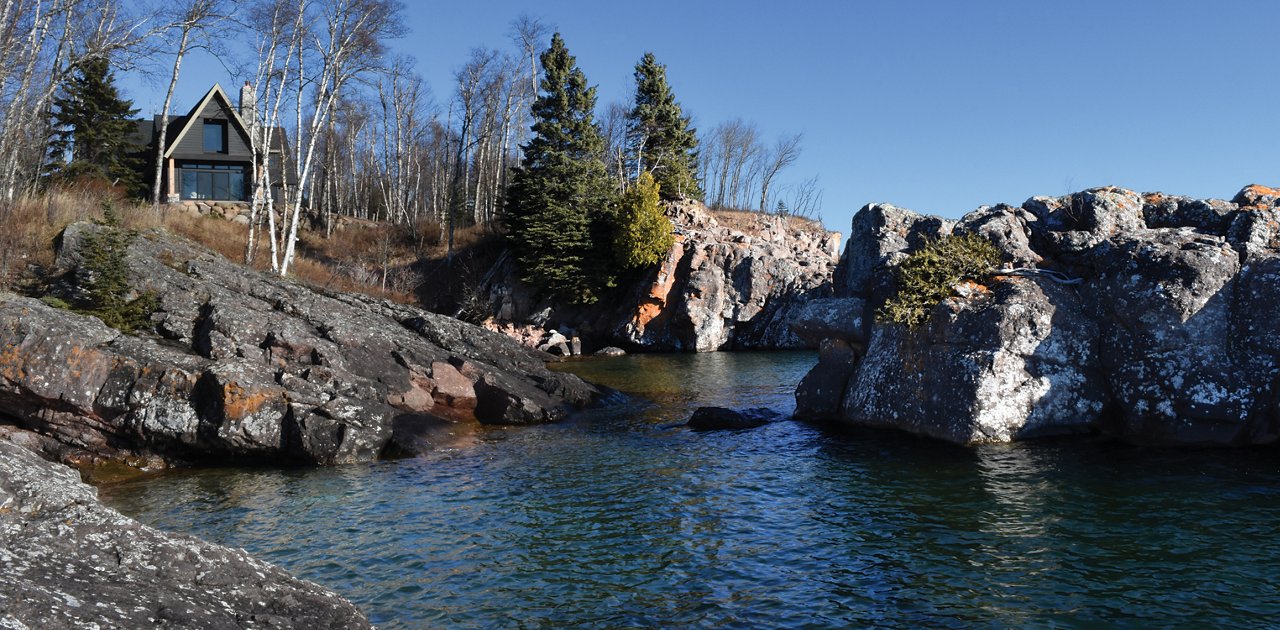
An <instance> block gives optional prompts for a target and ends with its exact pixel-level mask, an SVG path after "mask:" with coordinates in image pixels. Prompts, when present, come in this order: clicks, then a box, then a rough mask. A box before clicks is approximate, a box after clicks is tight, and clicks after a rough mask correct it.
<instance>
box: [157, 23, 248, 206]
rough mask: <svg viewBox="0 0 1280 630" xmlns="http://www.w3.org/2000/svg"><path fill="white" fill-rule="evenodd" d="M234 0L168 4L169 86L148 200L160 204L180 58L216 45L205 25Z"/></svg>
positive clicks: (209, 26) (164, 27)
mask: <svg viewBox="0 0 1280 630" xmlns="http://www.w3.org/2000/svg"><path fill="white" fill-rule="evenodd" d="M235 4H236V0H185V1H184V2H181V3H179V4H177V5H175V6H172V8H171V14H170V15H171V21H169V23H168V24H165V25H163V26H162V27H161V28H163V29H164V30H165V31H168V32H169V33H171V34H174V35H176V37H177V42H176V43H175V44H174V51H173V71H172V72H171V73H170V75H169V89H168V90H166V91H165V94H164V105H163V106H162V107H161V108H160V128H159V130H158V131H157V132H156V163H155V181H154V182H153V183H152V186H151V202H152V204H153V205H160V202H161V199H160V184H161V181H162V179H163V175H164V152H165V148H166V147H165V144H166V142H167V140H168V131H169V108H170V106H171V105H172V104H173V91H174V88H176V87H177V86H178V75H179V73H180V72H181V70H182V59H183V57H185V56H186V54H187V51H188V50H189V49H191V48H196V47H200V48H204V49H206V50H210V49H212V48H214V47H215V46H216V44H215V42H216V41H218V40H217V39H216V38H210V37H209V29H210V28H212V27H213V26H214V25H215V24H217V23H218V22H220V21H222V20H223V19H225V18H226V17H227V15H228V14H229V12H230V11H232V10H234V8H235Z"/></svg>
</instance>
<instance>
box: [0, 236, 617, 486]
mask: <svg viewBox="0 0 1280 630" xmlns="http://www.w3.org/2000/svg"><path fill="white" fill-rule="evenodd" d="M99 229H102V228H101V227H98V226H94V225H90V224H83V223H82V224H76V225H73V226H71V227H69V228H67V230H66V232H65V233H64V236H63V239H62V243H63V246H62V249H61V251H60V254H59V264H60V265H61V266H62V267H63V268H65V269H68V270H74V269H76V268H77V264H78V262H79V258H78V257H79V247H78V244H79V243H81V242H83V239H84V237H85V236H86V235H87V234H88V233H90V232H92V231H94V230H99ZM126 261H127V264H128V267H129V272H130V276H131V281H132V283H133V285H134V286H135V287H136V288H137V289H138V290H139V291H150V292H152V293H153V294H154V295H155V296H156V297H157V298H158V301H159V304H160V308H159V310H158V311H157V312H156V313H155V314H154V315H152V320H153V321H154V323H155V324H156V331H157V332H159V333H160V335H161V338H158V339H157V338H147V337H134V336H130V335H125V334H122V333H120V332H118V331H115V330H112V329H110V328H107V327H106V326H105V325H103V324H102V323H101V322H100V321H99V320H97V319H96V318H93V317H86V316H83V315H78V314H75V313H72V312H70V311H66V310H60V309H56V308H52V307H50V306H48V305H45V304H43V303H41V302H39V301H36V300H31V299H27V298H20V297H17V296H13V295H3V296H0V357H3V358H4V361H0V414H3V415H4V416H7V417H9V418H10V422H11V423H12V424H15V425H16V426H17V427H19V428H20V429H23V430H28V431H34V432H36V433H39V434H41V435H44V436H47V437H52V438H53V439H54V441H53V442H49V441H44V440H41V441H38V442H39V443H40V444H41V445H42V448H41V450H42V451H43V452H46V453H48V454H51V455H53V456H55V457H57V458H59V459H62V460H63V461H69V462H77V463H80V464H95V463H102V462H103V461H105V460H122V461H127V462H131V463H135V464H137V465H142V466H149V467H155V466H161V465H165V464H166V463H182V462H188V461H193V460H200V459H206V458H218V459H225V458H227V457H232V458H241V459H246V460H271V459H281V458H283V459H289V460H297V461H302V462H310V463H320V464H338V463H349V462H358V461H369V460H372V459H376V458H377V457H379V456H380V455H381V454H382V452H383V451H384V449H385V448H386V447H387V446H388V444H389V443H390V441H391V439H392V434H393V425H394V421H395V419H396V418H397V417H398V416H400V415H404V414H424V413H425V414H432V415H436V416H441V417H444V418H449V419H452V420H467V419H470V420H471V421H475V420H476V419H478V420H480V421H482V422H488V423H521V424H524V423H529V422H546V421H552V420H555V419H558V418H560V417H563V416H564V414H565V413H566V412H567V411H568V410H569V409H572V408H576V407H581V406H585V405H587V404H590V403H591V402H592V401H593V400H595V399H596V398H598V396H599V394H600V391H599V390H598V389H596V388H595V387H593V386H591V385H588V384H587V383H585V382H583V381H582V380H581V379H578V378H577V377H574V376H572V375H569V374H563V373H557V372H552V371H550V370H549V369H547V367H546V365H545V361H546V360H548V359H550V357H549V356H548V355H546V354H545V353H540V352H537V351H534V350H531V349H528V348H524V347H522V346H520V345H519V344H517V343H515V342H514V341H512V340H511V339H509V338H507V337H505V336H504V335H501V334H499V333H496V332H493V331H489V330H485V329H482V328H479V327H476V326H472V325H470V324H466V323H463V322H460V321H458V320H455V319H452V318H448V317H444V316H441V315H437V314H434V313H428V312H425V311H422V310H420V309H415V308H412V307H408V306H403V305H398V304H392V303H389V302H385V301H379V300H373V299H371V298H367V297H364V296H359V295H353V294H343V293H331V292H322V291H317V290H314V289H311V288H308V287H305V286H303V285H300V284H298V283H295V282H292V281H289V280H287V279H282V278H279V277H276V276H273V275H268V274H265V273H259V272H255V271H252V270H248V269H245V268H244V267H242V266H240V265H237V264H233V263H231V262H230V261H227V260H226V259H223V258H221V257H219V256H217V255H216V254H213V253H211V252H208V251H206V250H203V249H201V248H199V247H198V246H195V245H193V244H191V243H189V242H187V241H183V240H181V239H177V238H174V237H169V236H167V235H164V234H162V233H148V234H145V235H142V236H141V237H139V238H136V239H135V240H134V241H133V243H132V245H131V246H130V247H129V250H128V255H127V257H126ZM66 277H67V278H68V283H69V285H70V286H68V287H66V288H65V289H64V290H65V291H67V292H68V293H74V292H75V291H76V290H77V284H76V283H77V281H78V274H75V273H68V274H67V275H66ZM463 366H465V369H462V367H463ZM513 397H515V398H517V399H518V400H519V404H511V402H510V401H511V399H512V398H513ZM56 444H60V445H61V447H58V446H56Z"/></svg>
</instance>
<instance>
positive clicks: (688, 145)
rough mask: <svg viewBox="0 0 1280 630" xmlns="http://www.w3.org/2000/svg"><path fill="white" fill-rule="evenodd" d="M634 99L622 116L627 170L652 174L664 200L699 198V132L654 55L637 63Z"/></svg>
mask: <svg viewBox="0 0 1280 630" xmlns="http://www.w3.org/2000/svg"><path fill="white" fill-rule="evenodd" d="M635 78H636V102H635V106H634V107H633V108H632V109H631V113H630V114H628V116H627V145H628V147H627V148H628V151H629V154H630V160H631V167H632V172H633V173H635V177H639V173H640V172H642V171H649V172H651V173H653V178H654V179H655V180H657V182H658V186H659V188H660V189H661V191H662V197H663V198H664V199H675V198H677V197H680V196H681V195H683V196H686V197H692V198H694V199H699V200H701V199H702V189H701V188H700V187H699V186H698V151H697V149H698V134H697V131H696V130H695V129H693V128H692V127H691V126H690V124H691V123H690V120H689V118H688V117H687V116H685V115H684V113H683V112H681V111H680V104H679V103H677V102H676V99H675V95H673V94H672V93H671V86H669V85H667V67H666V66H664V65H662V64H660V63H658V62H657V60H656V59H655V58H654V56H653V53H645V54H644V57H642V58H641V59H640V63H637V64H636V72H635Z"/></svg>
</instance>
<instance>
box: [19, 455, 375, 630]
mask: <svg viewBox="0 0 1280 630" xmlns="http://www.w3.org/2000/svg"><path fill="white" fill-rule="evenodd" d="M0 565H3V566H4V570H3V571H0V627H3V628H170V627H176V628H333V629H338V628H368V627H370V625H369V622H368V620H367V619H365V617H364V615H363V614H362V613H361V612H360V611H359V610H358V609H357V608H356V607H355V606H353V605H352V604H351V603H350V602H348V601H346V600H344V599H343V598H342V597H340V596H338V595H337V594H335V593H333V592H332V591H329V590H327V589H325V588H322V587H320V586H317V585H315V584H312V583H310V582H305V581H303V580H299V579H297V578H294V577H292V576H290V575H289V574H287V573H285V572H284V571H283V570H281V569H280V568H278V567H275V566H273V565H270V564H267V563H265V562H262V561H260V560H257V559H254V558H253V557H251V556H249V554H247V553H245V552H244V551H241V550H236V549H229V548H227V547H222V546H219V545H214V544H210V543H207V542H203V541H201V540H198V539H195V538H191V537H189V536H177V535H169V534H165V533H164V532H161V531H158V530H155V529H153V528H151V527H147V526H145V525H142V524H140V523H138V522H136V521H134V520H132V519H130V518H127V517H125V516H124V515H122V514H120V513H119V512H116V511H115V510H112V509H110V508H108V507H106V506H104V505H102V504H101V503H99V502H98V498H97V492H96V491H95V490H94V489H93V488H92V487H90V486H88V485H85V484H84V483H81V481H80V479H79V475H77V474H76V472H75V471H73V470H71V469H70V468H67V467H65V466H63V465H61V464H56V463H52V462H48V461H45V460H43V459H41V458H40V457H38V456H36V455H35V454H34V453H31V452H30V451H28V450H26V449H24V448H21V447H19V446H17V445H14V444H11V443H9V442H6V441H5V440H0Z"/></svg>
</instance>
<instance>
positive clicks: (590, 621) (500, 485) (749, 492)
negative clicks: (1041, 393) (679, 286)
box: [102, 353, 1280, 628]
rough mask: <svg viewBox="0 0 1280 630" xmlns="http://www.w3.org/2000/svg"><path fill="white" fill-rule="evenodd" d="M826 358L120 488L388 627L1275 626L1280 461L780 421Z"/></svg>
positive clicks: (621, 367)
mask: <svg viewBox="0 0 1280 630" xmlns="http://www.w3.org/2000/svg"><path fill="white" fill-rule="evenodd" d="M812 361H813V357H812V355H808V354H804V353H797V354H728V353H721V354H709V355H684V356H652V355H651V356H631V357H622V358H618V359H607V360H592V361H585V362H580V363H573V364H567V365H566V366H564V367H566V368H567V369H570V370H572V371H575V372H578V373H580V374H583V375H584V376H587V377H588V378H591V379H593V380H597V381H599V382H602V383H605V384H607V385H610V386H613V387H616V388H618V389H622V390H624V391H627V392H631V393H640V394H644V395H646V396H647V397H648V398H649V399H650V400H652V401H653V402H652V403H643V404H642V403H640V402H637V404H634V405H631V406H629V408H627V409H611V410H597V411H592V412H589V413H586V414H583V415H581V416H578V417H576V418H574V419H572V420H570V421H568V422H566V423H561V424H557V425H553V426H546V427H529V428H513V429H485V430H481V431H479V432H478V433H477V435H476V436H475V438H474V439H473V440H471V441H469V442H463V443H461V444H463V446H460V447H459V448H454V449H448V450H442V451H438V452H435V453H433V454H431V455H429V456H425V457H422V458H417V459H409V460H402V461H395V462H382V463H378V464H373V465H366V466H343V467H335V468H325V469H315V470H287V471H280V470H264V469H252V470H218V471H198V472H182V473H174V474H169V475H165V476H161V477H158V478H151V479H145V480H140V481H134V482H129V483H125V484H121V485H117V486H112V487H108V488H104V489H103V491H102V494H103V495H104V498H105V499H107V500H108V502H110V503H111V504H112V505H114V506H115V507H117V508H119V509H121V510H122V511H124V512H126V513H128V514H131V515H134V516H136V517H137V518H140V519H141V520H143V521H145V522H149V523H153V524H156V525H158V526H160V527H163V528H166V529H169V530H177V531H186V532H191V533H194V534H197V535H200V536H203V537H205V538H208V539H210V540H214V541H217V542H221V543H225V544H231V545H235V546H242V547H245V548H246V549H249V550H250V551H252V552H254V553H256V554H258V555H259V556H261V557H264V558H266V559H268V560H271V561H273V562H276V563H278V564H281V565H283V566H284V567H286V568H288V569H290V570H291V571H293V572H295V573H297V574H299V575H302V576H303V577H307V578H309V579H313V580H316V581H318V582H321V583H324V584H326V585H328V586H330V587H332V588H334V589H336V590H338V591H339V592H341V593H343V594H344V595H346V596H347V597H349V598H350V599H352V600H354V601H355V602H356V603H358V604H359V605H360V606H361V607H362V608H363V609H364V610H366V611H367V612H368V613H369V614H370V616H371V617H372V618H373V620H374V621H375V623H378V624H379V625H380V626H382V627H385V628H408V627H423V626H428V627H434V626H449V627H491V626H528V627H565V626H582V625H589V626H605V627H634V626H642V627H652V626H659V627H672V626H689V625H711V626H751V627H778V626H788V627H789V626H803V625H810V626H837V627H848V626H853V627H858V626H868V625H875V626H891V627H913V628H914V627H921V626H927V627H935V626H941V627H967V626H972V625H983V626H1015V625H1017V626H1021V625H1035V626H1045V625H1068V626H1075V625H1098V624H1122V625H1148V624H1151V625H1170V624H1177V625H1205V624H1209V625H1237V624H1240V625H1266V624H1269V623H1272V621H1273V620H1274V619H1276V618H1277V617H1278V616H1280V587H1277V586H1276V584H1277V583H1276V582H1275V580H1274V568H1275V567H1276V566H1277V565H1280V551H1277V547H1276V546H1275V545H1274V544H1272V543H1273V541H1274V539H1275V532H1276V531H1280V465H1278V464H1277V462H1278V461H1280V460H1278V458H1277V456H1276V455H1277V453H1276V452H1275V450H1258V451H1164V450H1151V449H1139V448H1132V447H1126V446H1121V445H1114V444H1104V443H1093V442H1088V441H1067V442H1051V443H1039V444H1031V445H1015V446H992V447H983V448H978V449H965V448H958V447H953V446H949V445H945V444H938V443H935V442H931V441H925V440H916V439H911V438H906V437H903V436H898V435H895V434H888V433H878V432H861V431H834V430H823V429H820V428H817V427H813V426H809V425H805V424H801V423H795V422H779V423H775V424H771V425H767V426H765V427H762V428H759V429H755V430H750V431H742V432H709V433H693V432H689V431H686V430H684V429H682V428H672V427H671V426H670V425H671V424H672V423H675V422H679V421H682V420H683V419H684V418H686V417H687V415H688V413H689V412H690V411H691V410H692V409H693V408H694V407H696V406H698V405H703V404H719V405H728V406H735V407H754V406H767V407H771V408H774V409H776V410H778V411H782V412H789V411H790V410H791V409H792V406H793V401H792V399H791V392H792V390H793V389H794V386H795V383H796V382H797V381H798V380H799V378H800V376H801V375H802V374H803V373H804V371H805V370H806V369H807V368H808V366H809V365H811V364H812Z"/></svg>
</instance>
